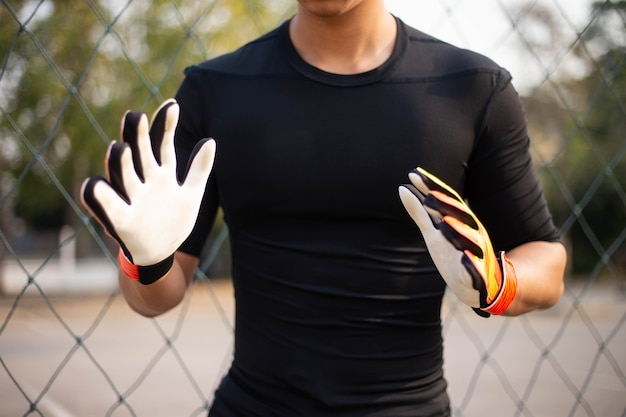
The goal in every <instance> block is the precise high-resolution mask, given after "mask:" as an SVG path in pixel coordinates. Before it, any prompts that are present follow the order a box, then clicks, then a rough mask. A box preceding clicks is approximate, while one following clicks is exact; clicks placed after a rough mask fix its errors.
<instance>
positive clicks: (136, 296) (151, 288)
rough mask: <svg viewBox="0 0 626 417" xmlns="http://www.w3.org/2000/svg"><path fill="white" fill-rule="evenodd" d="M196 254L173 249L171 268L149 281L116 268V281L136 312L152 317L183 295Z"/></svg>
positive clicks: (175, 304)
mask: <svg viewBox="0 0 626 417" xmlns="http://www.w3.org/2000/svg"><path fill="white" fill-rule="evenodd" d="M198 262H199V260H198V258H196V257H194V256H191V255H188V254H186V253H183V252H176V254H175V256H174V263H173V265H172V268H171V269H170V270H169V271H168V273H167V274H165V276H163V277H162V278H161V279H159V280H158V281H156V282H154V283H153V284H150V285H143V284H141V283H140V282H138V281H136V280H134V279H131V278H129V277H128V276H126V274H124V272H122V271H121V270H120V271H119V276H118V280H119V285H120V289H121V291H122V294H123V295H124V298H125V299H126V302H127V303H128V305H129V306H130V308H132V309H133V310H134V311H136V312H137V313H139V314H141V315H142V316H146V317H154V316H158V315H159V314H162V313H165V312H167V311H169V310H171V309H172V308H174V307H176V306H177V305H178V304H179V303H180V302H181V301H182V299H183V297H184V296H185V293H186V291H187V287H189V284H190V283H191V281H192V279H193V275H194V272H195V270H196V268H197V266H198Z"/></svg>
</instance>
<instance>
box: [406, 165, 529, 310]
mask: <svg viewBox="0 0 626 417" xmlns="http://www.w3.org/2000/svg"><path fill="white" fill-rule="evenodd" d="M409 179H410V181H411V184H406V185H402V186H400V188H399V193H400V198H401V200H402V203H403V204H404V207H405V208H406V210H407V212H408V213H409V215H410V216H411V218H412V219H413V220H414V221H415V223H416V224H417V226H418V227H419V229H420V231H421V232H422V235H423V236H424V240H425V242H426V246H427V247H428V251H429V253H430V256H431V258H432V259H433V262H434V263H435V266H436V267H437V269H438V270H439V272H440V273H441V276H442V277H443V279H444V280H445V281H446V283H447V284H448V286H449V287H450V288H451V289H452V291H453V292H454V293H455V294H456V296H457V297H458V298H459V299H460V300H461V301H462V302H463V303H465V304H467V305H469V306H470V307H472V308H473V309H474V311H476V313H478V314H479V315H481V316H484V317H488V316H489V315H490V314H495V315H498V314H502V313H504V312H505V311H506V309H507V308H508V307H509V306H510V305H511V303H512V302H513V298H514V297H515V293H516V290H517V278H516V276H515V270H514V269H513V265H512V264H511V263H510V262H509V261H508V259H507V258H506V256H505V254H504V252H499V253H498V254H496V253H495V252H494V249H493V246H492V244H491V240H490V239H489V235H488V233H487V231H486V230H485V228H484V227H483V225H482V223H481V222H480V221H479V220H478V218H477V217H476V216H475V215H474V213H473V212H472V210H470V208H469V207H468V206H467V204H465V202H464V201H463V199H462V198H461V196H460V195H459V194H457V192H456V191H454V190H453V189H452V188H451V187H450V186H448V185H447V184H446V183H444V182H443V181H441V180H440V179H439V178H437V177H436V176H434V175H432V174H431V173H429V172H427V171H426V170H424V169H423V168H417V169H415V170H414V171H412V172H411V173H409Z"/></svg>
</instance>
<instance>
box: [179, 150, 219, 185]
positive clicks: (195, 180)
mask: <svg viewBox="0 0 626 417" xmlns="http://www.w3.org/2000/svg"><path fill="white" fill-rule="evenodd" d="M214 160H215V140H213V139H202V140H201V141H200V142H198V143H197V144H196V146H195V147H194V148H193V151H192V152H191V156H190V157H189V163H188V165H187V171H186V174H185V176H184V177H183V178H182V179H181V181H182V183H183V184H184V185H185V186H188V187H192V188H199V187H202V188H204V187H205V186H206V182H207V181H208V179H209V175H210V174H211V170H212V169H213V161H214Z"/></svg>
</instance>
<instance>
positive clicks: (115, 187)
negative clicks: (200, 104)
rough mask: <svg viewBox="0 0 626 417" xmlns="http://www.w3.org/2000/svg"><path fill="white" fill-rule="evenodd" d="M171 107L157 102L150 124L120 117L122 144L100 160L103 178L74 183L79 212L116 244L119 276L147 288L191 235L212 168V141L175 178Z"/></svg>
mask: <svg viewBox="0 0 626 417" xmlns="http://www.w3.org/2000/svg"><path fill="white" fill-rule="evenodd" d="M178 115H179V107H178V104H177V103H176V101H175V100H173V99H170V100H167V101H166V102H164V103H163V104H162V105H161V106H160V107H159V109H158V110H157V111H156V112H155V115H154V117H153V120H152V123H151V125H149V124H148V119H147V117H146V115H145V114H143V113H141V112H127V113H126V114H125V115H124V118H123V120H122V132H121V136H122V142H112V143H111V145H110V146H109V148H108V150H107V154H106V157H105V167H106V178H103V177H90V178H87V179H86V180H85V181H84V182H83V185H82V189H81V199H82V202H83V204H84V205H85V207H86V208H87V209H88V210H89V212H90V213H91V214H92V215H93V216H94V217H95V218H96V220H97V221H98V222H99V223H100V224H102V226H103V227H104V229H105V231H106V233H107V234H108V235H110V236H111V237H112V238H113V239H115V240H116V241H117V243H118V244H119V245H120V252H119V256H118V260H119V263H120V268H121V269H122V271H123V272H124V273H125V274H126V275H127V276H129V277H130V278H133V279H135V280H138V281H139V282H141V283H142V284H151V283H153V282H155V281H157V280H158V279H159V278H161V277H163V276H164V275H165V274H166V273H167V272H168V271H169V269H170V268H171V266H172V263H173V259H174V252H175V251H176V250H177V249H178V247H179V246H180V245H181V244H182V242H184V241H185V239H186V238H187V237H188V236H189V234H190V233H191V230H192V229H193V226H194V224H195V222H196V218H197V216H198V211H199V208H200V202H201V201H202V197H203V195H204V190H205V187H206V183H207V180H208V178H209V175H210V173H211V169H212V167H213V160H214V156H215V141H214V140H212V139H203V140H202V141H200V142H199V143H198V144H197V145H196V147H195V148H194V150H193V152H192V154H191V157H190V159H189V162H188V166H187V171H186V174H185V175H184V176H183V178H181V179H180V181H179V180H178V178H177V174H176V155H175V150H174V131H175V130H176V126H177V124H178Z"/></svg>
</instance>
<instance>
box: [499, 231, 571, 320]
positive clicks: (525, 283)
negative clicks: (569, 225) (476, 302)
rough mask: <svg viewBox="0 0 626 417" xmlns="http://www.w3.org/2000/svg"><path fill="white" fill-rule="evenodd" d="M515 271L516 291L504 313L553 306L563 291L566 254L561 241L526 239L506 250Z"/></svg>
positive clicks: (517, 312) (511, 314) (508, 313)
mask: <svg viewBox="0 0 626 417" xmlns="http://www.w3.org/2000/svg"><path fill="white" fill-rule="evenodd" d="M507 256H508V259H509V261H511V263H512V264H513V267H514V269H515V273H516V275H517V294H516V296H515V298H514V299H513V302H512V303H511V305H510V306H509V308H508V309H507V310H506V311H505V312H504V313H503V314H504V315H506V316H518V315H520V314H524V313H528V312H530V311H533V310H537V309H545V308H549V307H552V306H553V305H555V304H556V303H557V301H559V298H561V295H562V294H563V288H564V284H563V276H564V274H565V267H566V263H567V254H566V252H565V248H564V246H563V245H562V244H561V243H560V242H529V243H525V244H523V245H520V246H518V247H516V248H515V249H512V250H510V251H508V252H507Z"/></svg>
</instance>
